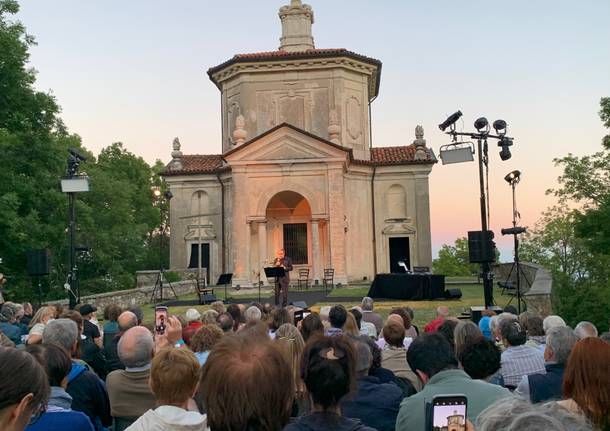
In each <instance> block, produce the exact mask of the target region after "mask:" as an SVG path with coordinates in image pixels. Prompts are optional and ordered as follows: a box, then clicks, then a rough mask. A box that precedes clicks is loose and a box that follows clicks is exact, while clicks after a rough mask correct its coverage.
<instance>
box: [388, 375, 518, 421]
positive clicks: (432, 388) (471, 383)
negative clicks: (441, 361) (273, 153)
mask: <svg viewBox="0 0 610 431" xmlns="http://www.w3.org/2000/svg"><path fill="white" fill-rule="evenodd" d="M456 394H463V395H466V398H467V400H468V408H467V412H466V415H467V417H468V419H470V421H471V422H473V423H474V421H475V420H476V418H477V416H478V415H479V413H481V411H483V410H484V409H485V408H487V407H488V406H489V405H491V404H493V403H494V402H495V401H496V400H498V399H500V398H504V397H509V396H511V393H510V391H509V390H508V389H506V388H503V387H502V386H498V385H492V384H491V383H486V382H484V381H482V380H473V379H471V378H470V376H468V374H466V373H465V372H464V371H462V370H445V371H441V372H440V373H437V374H435V375H434V376H432V378H431V379H430V380H429V381H428V383H426V386H424V388H423V389H422V390H421V392H418V393H417V394H415V395H412V396H410V397H408V398H405V399H404V400H403V401H402V403H401V404H400V411H399V412H398V418H397V419H396V431H425V429H426V403H431V402H432V398H434V397H435V396H436V395H456Z"/></svg>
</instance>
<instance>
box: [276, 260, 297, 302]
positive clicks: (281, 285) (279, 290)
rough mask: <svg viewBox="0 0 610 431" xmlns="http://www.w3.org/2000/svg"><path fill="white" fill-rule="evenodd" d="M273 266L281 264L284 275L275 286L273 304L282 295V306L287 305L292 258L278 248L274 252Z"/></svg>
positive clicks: (278, 300)
mask: <svg viewBox="0 0 610 431" xmlns="http://www.w3.org/2000/svg"><path fill="white" fill-rule="evenodd" d="M273 266H281V267H282V268H284V271H285V273H286V275H284V276H283V277H281V278H280V279H279V280H278V281H277V284H276V286H275V305H279V303H280V295H281V296H282V307H285V306H287V305H288V285H289V284H290V271H292V260H291V259H290V258H289V257H287V256H286V252H285V251H284V249H283V248H280V249H279V250H278V251H277V252H276V253H275V260H274V261H273Z"/></svg>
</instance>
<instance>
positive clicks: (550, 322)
mask: <svg viewBox="0 0 610 431" xmlns="http://www.w3.org/2000/svg"><path fill="white" fill-rule="evenodd" d="M557 326H567V325H566V322H565V320H563V319H562V318H561V317H559V316H556V315H554V314H551V315H550V316H546V317H545V318H544V320H543V321H542V328H543V329H544V333H545V334H546V333H547V332H548V330H549V329H551V328H555V327H557Z"/></svg>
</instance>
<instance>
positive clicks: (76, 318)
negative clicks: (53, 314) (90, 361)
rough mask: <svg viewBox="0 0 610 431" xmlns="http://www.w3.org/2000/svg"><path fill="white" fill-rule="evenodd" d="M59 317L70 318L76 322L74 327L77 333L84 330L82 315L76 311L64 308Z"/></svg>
mask: <svg viewBox="0 0 610 431" xmlns="http://www.w3.org/2000/svg"><path fill="white" fill-rule="evenodd" d="M59 317H60V318H61V319H70V320H71V321H73V322H74V323H76V327H77V328H78V333H79V334H82V333H83V330H84V324H83V316H81V315H80V313H79V312H78V311H76V310H66V311H64V312H62V313H61V315H60V316H59ZM79 341H80V339H79Z"/></svg>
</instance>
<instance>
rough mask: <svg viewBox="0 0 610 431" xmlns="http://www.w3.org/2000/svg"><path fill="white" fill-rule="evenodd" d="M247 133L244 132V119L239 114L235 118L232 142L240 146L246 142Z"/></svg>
mask: <svg viewBox="0 0 610 431" xmlns="http://www.w3.org/2000/svg"><path fill="white" fill-rule="evenodd" d="M247 136H248V132H247V131H246V119H245V118H244V116H243V115H241V114H239V115H238V116H237V117H236V118H235V130H234V131H233V140H234V141H235V145H241V144H243V143H244V142H246V137H247Z"/></svg>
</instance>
